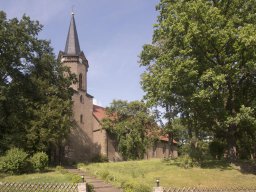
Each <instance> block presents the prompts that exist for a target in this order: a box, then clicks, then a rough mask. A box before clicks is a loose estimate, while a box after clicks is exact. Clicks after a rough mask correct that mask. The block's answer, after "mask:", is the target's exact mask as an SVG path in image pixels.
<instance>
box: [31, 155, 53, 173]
mask: <svg viewBox="0 0 256 192" xmlns="http://www.w3.org/2000/svg"><path fill="white" fill-rule="evenodd" d="M30 162H31V164H32V167H33V169H34V170H36V171H43V170H45V168H46V167H47V166H48V162H49V159H48V156H47V154H46V153H44V152H37V153H35V154H34V155H33V156H32V157H31V159H30Z"/></svg>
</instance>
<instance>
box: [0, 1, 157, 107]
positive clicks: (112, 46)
mask: <svg viewBox="0 0 256 192" xmlns="http://www.w3.org/2000/svg"><path fill="white" fill-rule="evenodd" d="M158 2H159V0H0V10H3V11H4V12H6V14H7V18H13V17H18V18H21V17H22V15H23V14H26V15H28V16H30V18H31V19H32V20H38V21H39V22H40V23H41V24H43V26H44V28H43V31H42V32H41V33H40V34H39V37H40V38H42V39H47V40H50V41H51V46H52V47H53V48H54V52H55V54H56V56H57V55H58V53H59V51H60V50H62V51H64V47H65V43H66V38H67V33H68V27H69V23H70V18H71V12H72V8H73V11H74V13H75V21H76V27H77V32H78V37H79V43H80V48H81V50H82V51H83V52H84V53H85V56H86V58H87V60H88V61H89V70H88V93H89V94H91V95H93V96H94V98H95V99H94V103H95V104H98V105H100V106H103V107H106V106H109V104H110V103H111V102H112V101H113V100H114V99H122V100H127V101H134V100H141V99H142V98H143V95H144V94H145V93H144V92H143V90H142V89H141V85H140V75H141V74H142V73H143V71H144V68H142V67H140V66H139V54H140V52H141V51H142V46H143V45H144V44H149V43H151V41H152V35H153V25H154V24H155V23H156V20H157V15H158V13H157V11H156V10H155V6H156V5H157V3H158Z"/></svg>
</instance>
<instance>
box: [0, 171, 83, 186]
mask: <svg viewBox="0 0 256 192" xmlns="http://www.w3.org/2000/svg"><path fill="white" fill-rule="evenodd" d="M80 180H81V178H80V176H77V175H74V174H71V173H68V172H67V171H65V170H63V169H62V170H56V169H49V170H48V171H47V172H44V173H31V174H22V175H4V174H2V175H1V174H0V182H31V183H38V182H40V183H77V182H79V181H80Z"/></svg>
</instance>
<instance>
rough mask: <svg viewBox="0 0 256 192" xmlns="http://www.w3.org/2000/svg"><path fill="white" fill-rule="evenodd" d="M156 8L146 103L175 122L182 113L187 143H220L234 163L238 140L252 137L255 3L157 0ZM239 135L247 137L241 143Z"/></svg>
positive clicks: (145, 56) (147, 54)
mask: <svg viewBox="0 0 256 192" xmlns="http://www.w3.org/2000/svg"><path fill="white" fill-rule="evenodd" d="M157 10H158V11H159V13H160V14H159V16H158V23H157V24H156V25H155V31H154V36H153V41H152V44H148V45H144V47H143V51H142V52H141V55H140V58H141V66H145V67H146V72H145V73H144V74H143V75H142V81H141V83H142V87H143V89H144V91H145V92H146V96H145V98H146V99H147V101H148V103H149V104H151V105H159V106H162V107H164V108H166V115H168V116H171V118H172V119H173V118H175V116H177V115H179V116H180V117H181V118H182V119H183V121H184V122H186V124H187V126H188V128H189V129H190V130H189V135H190V137H191V138H192V137H193V136H196V137H197V136H198V135H200V133H201V132H208V133H213V134H214V136H215V137H216V138H223V139H225V140H226V142H227V144H228V149H229V156H230V158H231V159H232V160H234V159H236V156H237V153H238V152H237V144H238V141H240V142H242V143H247V141H248V140H250V141H252V140H253V138H254V137H255V133H256V127H255V120H256V119H255V117H256V116H255V101H256V97H255V95H256V81H255V74H256V73H255V72H256V65H255V61H256V52H255V50H256V33H255V32H256V15H255V14H254V13H255V11H256V7H255V2H254V1H252V0H249V1H245V0H234V1H229V0H223V1H219V0H195V1H190V0H184V1H178V0H161V1H160V3H159V4H158V5H157ZM241 116H243V117H244V116H246V117H247V118H243V120H242V119H241V118H240V117H241ZM244 132H245V133H249V132H251V133H252V134H246V135H247V136H246V137H247V139H246V140H244V137H243V138H241V137H240V134H241V133H244ZM254 141H255V140H254ZM250 145H251V146H252V145H254V146H255V142H254V143H251V144H250Z"/></svg>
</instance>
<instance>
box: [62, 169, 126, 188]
mask: <svg viewBox="0 0 256 192" xmlns="http://www.w3.org/2000/svg"><path fill="white" fill-rule="evenodd" d="M67 170H68V171H69V172H70V173H73V174H77V175H80V176H84V179H85V182H87V183H88V184H90V185H92V186H93V187H94V190H95V192H122V191H123V190H122V189H119V188H116V187H114V186H112V185H111V184H109V183H106V182H105V181H103V180H101V179H98V178H96V177H95V176H92V175H90V174H88V173H87V172H84V171H82V170H80V169H73V168H72V169H67Z"/></svg>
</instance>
